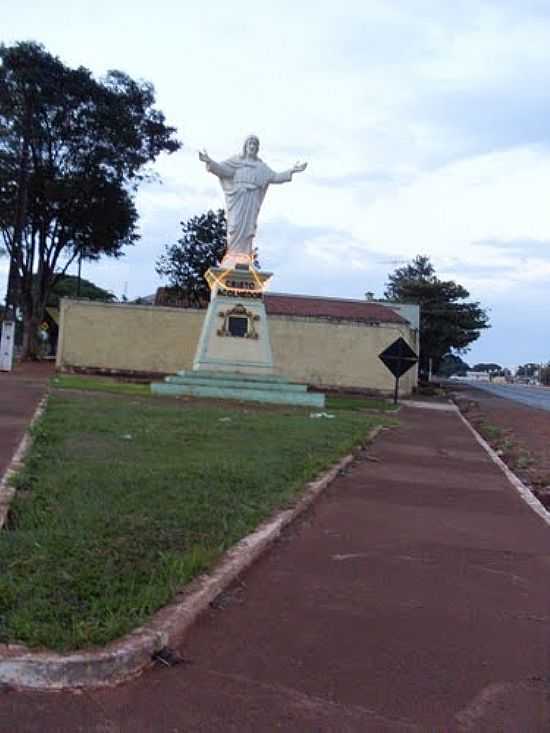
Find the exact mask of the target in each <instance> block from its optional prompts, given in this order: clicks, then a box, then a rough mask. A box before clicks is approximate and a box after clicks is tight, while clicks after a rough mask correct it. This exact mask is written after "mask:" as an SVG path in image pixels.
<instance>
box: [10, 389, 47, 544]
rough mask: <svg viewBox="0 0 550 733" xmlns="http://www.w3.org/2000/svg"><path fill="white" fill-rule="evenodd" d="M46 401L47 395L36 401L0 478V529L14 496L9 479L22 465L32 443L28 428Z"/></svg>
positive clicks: (44, 407) (40, 412)
mask: <svg viewBox="0 0 550 733" xmlns="http://www.w3.org/2000/svg"><path fill="white" fill-rule="evenodd" d="M47 402H48V395H46V396H45V397H42V399H41V400H40V402H39V403H38V407H37V408H36V410H35V411H34V413H33V416H32V418H31V421H30V423H29V427H28V428H27V430H26V431H25V435H24V436H23V437H22V438H21V440H20V441H19V445H18V446H17V448H16V450H15V453H14V454H13V457H12V459H11V461H10V464H9V466H8V467H7V468H6V470H5V471H4V475H3V476H2V479H1V480H0V530H1V529H2V527H3V526H4V524H5V522H6V519H7V517H8V512H9V509H10V504H11V502H12V499H13V497H14V496H15V489H14V488H13V487H12V486H10V482H11V479H12V478H13V476H14V475H15V474H16V473H17V472H18V471H19V470H20V469H21V468H22V467H23V462H24V460H25V456H26V455H27V452H28V450H29V448H30V447H31V445H32V436H31V433H30V428H32V426H33V425H34V424H35V423H36V421H37V420H38V419H39V418H40V416H41V415H42V413H43V412H44V410H45V409H46V404H47Z"/></svg>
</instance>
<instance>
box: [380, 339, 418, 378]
mask: <svg viewBox="0 0 550 733" xmlns="http://www.w3.org/2000/svg"><path fill="white" fill-rule="evenodd" d="M378 358H379V359H380V360H381V361H383V362H384V365H385V366H386V367H387V368H388V369H389V370H390V372H391V373H392V374H393V376H394V377H395V378H396V379H399V377H401V376H403V374H405V372H407V371H408V370H409V369H410V368H411V367H413V366H414V365H415V364H416V362H417V361H418V356H417V355H416V354H415V353H414V351H413V350H412V349H411V347H410V346H409V344H408V343H407V342H406V341H405V339H403V338H401V337H399V338H398V339H397V340H396V341H394V342H393V343H392V344H390V345H389V346H388V348H387V349H385V350H384V351H383V352H382V353H381V354H379V355H378Z"/></svg>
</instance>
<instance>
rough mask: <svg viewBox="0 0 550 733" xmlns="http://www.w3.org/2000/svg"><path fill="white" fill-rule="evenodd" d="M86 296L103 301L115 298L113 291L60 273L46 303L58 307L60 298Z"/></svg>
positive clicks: (88, 298) (108, 301) (89, 298)
mask: <svg viewBox="0 0 550 733" xmlns="http://www.w3.org/2000/svg"><path fill="white" fill-rule="evenodd" d="M77 296H78V297H79V298H86V299H87V300H101V301H103V302H105V303H112V302H113V301H115V300H116V296H115V295H114V293H111V292H110V291H109V290H104V289H103V288H100V287H98V286H97V285H94V283H92V282H90V281H89V280H85V279H84V278H80V283H79V282H78V277H76V276H75V275H61V276H60V277H59V278H58V279H57V280H56V281H55V284H54V285H53V287H52V288H51V290H50V293H49V295H48V300H47V305H48V306H49V307H50V308H52V307H53V308H58V307H59V301H60V299H61V298H76V297H77Z"/></svg>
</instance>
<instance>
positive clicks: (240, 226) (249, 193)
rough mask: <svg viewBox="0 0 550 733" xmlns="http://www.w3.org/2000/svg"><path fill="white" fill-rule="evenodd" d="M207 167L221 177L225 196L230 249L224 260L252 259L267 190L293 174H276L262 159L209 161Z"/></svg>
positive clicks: (290, 172)
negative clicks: (259, 216)
mask: <svg viewBox="0 0 550 733" xmlns="http://www.w3.org/2000/svg"><path fill="white" fill-rule="evenodd" d="M206 167H207V169H208V170H209V171H210V173H213V174H214V175H215V176H218V178H219V179H220V182H221V185H222V188H223V192H224V195H225V208H226V215H227V250H226V253H225V257H224V261H226V262H227V263H231V261H239V259H241V260H243V261H246V260H250V259H251V258H252V256H253V254H252V253H253V242H254V236H255V234H256V225H257V222H258V214H259V212H260V207H261V205H262V202H263V200H264V196H265V194H266V191H267V188H268V186H269V184H270V183H286V182H288V181H291V180H292V171H291V170H288V171H284V172H282V173H275V171H272V170H271V168H269V166H267V165H266V164H265V163H264V162H263V161H262V160H260V158H243V157H241V156H239V155H236V156H234V157H232V158H229V159H228V160H225V161H224V162H223V163H216V162H215V161H213V160H212V161H209V162H208V163H207V166H206ZM222 264H224V263H222Z"/></svg>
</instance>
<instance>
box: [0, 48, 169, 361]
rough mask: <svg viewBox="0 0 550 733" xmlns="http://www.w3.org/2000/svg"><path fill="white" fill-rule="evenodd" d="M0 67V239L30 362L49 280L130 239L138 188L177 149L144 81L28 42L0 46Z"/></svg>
mask: <svg viewBox="0 0 550 733" xmlns="http://www.w3.org/2000/svg"><path fill="white" fill-rule="evenodd" d="M0 62H1V63H0V232H1V233H2V238H3V242H4V245H5V247H6V248H7V250H8V253H9V255H10V258H11V271H12V275H11V277H10V284H11V292H12V299H13V293H14V292H15V291H16V292H17V300H18V305H19V307H20V308H21V310H22V313H23V320H24V333H25V335H24V342H23V352H24V355H32V352H33V336H34V335H35V333H36V330H37V326H38V324H39V323H40V322H41V320H42V316H43V312H44V307H45V304H46V301H47V298H48V293H49V291H50V289H51V287H52V286H53V285H54V284H55V281H56V279H57V278H59V276H60V275H61V274H63V273H64V272H65V271H66V269H67V268H68V267H69V265H70V264H71V262H73V261H74V260H75V259H76V258H82V259H85V260H96V259H98V258H99V257H101V256H102V255H107V256H111V257H119V256H121V254H122V250H123V248H124V247H125V246H127V245H130V244H133V243H134V242H135V241H136V240H137V239H138V234H137V229H136V225H137V218H138V216H137V211H136V208H135V204H134V195H135V191H136V189H137V185H138V184H139V182H140V181H141V180H143V178H145V177H148V176H150V175H151V173H150V171H149V170H148V168H147V165H148V164H149V163H150V162H152V161H154V160H155V159H156V158H157V156H158V155H159V154H160V153H161V152H163V151H165V152H168V153H171V152H174V151H176V150H178V148H179V147H180V143H179V142H178V140H176V138H175V137H174V135H175V128H173V127H169V126H167V125H166V124H165V118H164V115H163V114H162V112H160V111H159V110H157V109H155V108H154V103H155V94H154V89H153V87H152V85H151V84H148V83H146V82H136V81H134V80H133V79H131V78H130V77H129V76H127V75H126V74H124V73H122V72H120V71H110V72H108V74H107V75H106V77H105V78H104V79H102V80H100V81H97V80H95V79H94V78H93V77H92V74H91V72H90V71H88V70H87V69H85V68H83V67H79V68H78V69H70V68H68V67H67V66H65V65H64V64H63V63H62V62H61V61H60V60H59V59H58V58H56V57H54V56H52V55H51V54H49V53H48V52H47V51H46V50H45V49H44V47H43V46H41V45H39V44H37V43H32V42H25V43H17V44H15V45H14V46H11V47H8V46H4V45H2V46H0Z"/></svg>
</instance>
